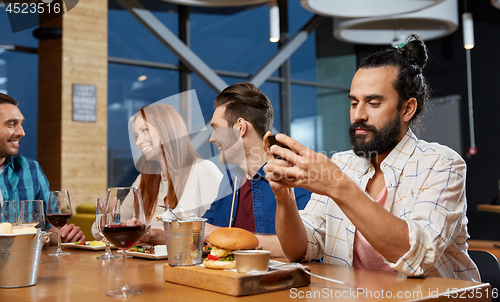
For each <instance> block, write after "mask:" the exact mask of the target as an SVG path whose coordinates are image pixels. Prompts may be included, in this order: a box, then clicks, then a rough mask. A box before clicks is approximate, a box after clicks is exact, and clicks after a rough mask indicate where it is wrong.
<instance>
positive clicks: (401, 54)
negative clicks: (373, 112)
mask: <svg viewBox="0 0 500 302" xmlns="http://www.w3.org/2000/svg"><path fill="white" fill-rule="evenodd" d="M428 59H429V55H428V50H427V47H426V46H425V43H424V41H422V40H421V39H420V37H419V36H417V35H416V34H412V35H411V36H409V37H408V39H407V40H406V44H405V46H403V47H401V48H400V47H391V48H388V49H385V50H382V51H379V52H377V53H375V54H373V55H371V56H369V57H368V58H366V59H365V60H364V61H363V62H362V63H361V65H360V66H359V68H377V67H385V66H391V67H394V68H396V69H397V70H398V73H397V76H396V80H395V81H394V83H393V87H394V89H395V90H396V92H397V93H398V110H401V108H402V105H403V102H405V101H407V100H409V99H411V98H415V99H416V100H417V109H416V111H415V115H413V117H412V119H411V120H410V122H414V121H416V120H417V117H418V116H419V115H420V114H421V113H422V111H423V110H424V108H425V104H426V103H427V101H428V100H429V97H430V88H429V85H428V84H427V81H426V79H425V77H424V76H423V74H422V69H423V68H424V67H425V65H426V64H427V60H428Z"/></svg>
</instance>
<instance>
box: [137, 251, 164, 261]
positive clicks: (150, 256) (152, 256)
mask: <svg viewBox="0 0 500 302" xmlns="http://www.w3.org/2000/svg"><path fill="white" fill-rule="evenodd" d="M127 255H130V256H133V257H137V258H144V259H150V260H163V259H168V255H155V254H146V253H138V252H130V251H127Z"/></svg>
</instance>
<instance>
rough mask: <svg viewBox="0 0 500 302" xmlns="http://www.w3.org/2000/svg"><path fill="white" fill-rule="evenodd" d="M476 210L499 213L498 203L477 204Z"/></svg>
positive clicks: (499, 206)
mask: <svg viewBox="0 0 500 302" xmlns="http://www.w3.org/2000/svg"><path fill="white" fill-rule="evenodd" d="M477 210H478V211H483V212H492V213H500V205H495V204H478V205H477Z"/></svg>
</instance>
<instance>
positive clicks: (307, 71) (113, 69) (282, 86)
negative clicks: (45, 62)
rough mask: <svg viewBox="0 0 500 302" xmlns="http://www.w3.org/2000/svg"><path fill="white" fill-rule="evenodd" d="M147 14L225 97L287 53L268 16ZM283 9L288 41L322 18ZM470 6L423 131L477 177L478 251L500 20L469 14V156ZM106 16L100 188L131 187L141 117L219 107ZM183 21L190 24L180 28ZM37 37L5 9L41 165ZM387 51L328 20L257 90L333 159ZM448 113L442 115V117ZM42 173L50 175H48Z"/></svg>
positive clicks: (493, 176) (443, 45)
mask: <svg viewBox="0 0 500 302" xmlns="http://www.w3.org/2000/svg"><path fill="white" fill-rule="evenodd" d="M457 1H458V0H457ZM140 2H141V3H142V4H143V5H144V6H145V7H146V8H147V9H149V10H150V11H152V12H153V14H154V16H156V18H158V19H159V20H161V22H162V23H163V24H164V25H165V26H166V27H167V28H168V29H169V30H170V31H172V32H173V33H174V34H175V35H177V36H179V33H180V32H181V29H180V24H181V27H182V24H189V27H188V28H189V30H188V31H187V33H188V36H189V41H190V43H189V44H190V45H189V46H190V48H191V50H192V51H193V52H194V53H195V54H196V55H197V56H199V58H200V59H201V60H202V61H203V62H205V63H206V64H207V65H208V66H209V67H210V68H211V69H212V70H214V71H215V72H216V73H217V74H218V75H219V76H220V78H221V79H222V80H224V81H225V82H226V83H227V84H228V85H230V84H233V83H237V82H241V81H246V80H248V79H250V78H251V77H252V75H254V74H255V73H257V72H258V71H259V69H260V68H261V67H262V66H263V65H265V63H266V62H267V61H268V60H269V59H270V58H271V57H272V56H273V55H274V54H275V53H276V52H277V51H278V48H279V44H278V43H271V42H270V41H269V26H270V21H269V6H268V5H267V4H262V3H260V4H256V5H251V6H235V7H226V8H221V7H216V8H214V7H212V8H207V7H195V6H192V7H189V10H186V9H185V7H181V6H179V5H177V4H173V3H168V2H165V1H160V0H154V1H153V0H142V1H140ZM261 2H262V1H261ZM84 3H86V0H80V3H79V4H78V5H81V6H82V7H83V5H84ZM279 3H280V4H281V5H282V6H281V8H282V10H281V13H282V14H283V9H284V10H285V11H287V12H288V13H287V17H288V36H289V37H293V36H294V35H295V34H296V33H297V32H298V31H299V30H301V28H303V27H304V25H305V24H306V23H307V22H308V21H309V20H310V19H311V18H312V17H313V16H314V14H313V13H312V12H310V11H308V10H306V9H304V7H302V6H301V4H300V1H298V0H288V1H283V0H280V1H279ZM284 4H286V6H287V8H285V7H284ZM464 4H465V2H464V1H461V0H460V1H458V14H459V20H460V22H459V26H458V28H457V30H456V31H454V32H453V33H452V34H449V35H447V36H446V37H443V38H438V39H435V40H430V41H427V46H428V48H429V51H430V58H431V59H430V61H429V63H428V65H427V67H426V69H425V70H424V75H425V76H427V79H428V81H429V83H430V86H431V88H432V96H433V98H434V102H436V104H435V106H433V112H435V114H436V115H435V116H433V112H431V113H430V117H428V118H427V120H426V123H424V126H425V125H427V128H425V129H424V130H421V131H420V136H421V137H423V138H426V139H429V140H438V141H439V142H440V143H443V144H446V145H449V146H451V147H453V148H454V149H455V151H457V152H458V153H460V154H461V155H462V157H463V158H464V159H465V161H466V162H467V165H468V173H467V199H468V212H467V215H468V218H469V232H470V234H471V236H472V238H474V239H488V240H500V232H499V231H500V219H499V218H500V216H498V214H496V213H488V212H480V211H477V210H476V206H477V205H478V204H489V203H492V202H494V200H495V199H496V202H497V203H499V204H500V202H499V201H498V198H499V194H500V193H499V191H500V188H499V186H500V156H499V150H500V139H499V138H500V137H499V134H498V133H497V131H496V130H494V129H496V122H495V120H496V119H497V118H498V113H499V112H500V101H499V96H500V76H499V72H498V70H499V68H500V56H499V54H500V9H497V8H495V7H494V6H492V4H491V3H490V1H486V0H480V1H468V3H467V10H468V11H469V12H471V13H472V14H473V20H474V36H475V47H474V48H473V49H472V50H471V71H472V73H471V75H472V91H473V99H474V127H475V143H476V146H477V150H478V152H477V154H475V155H469V154H468V150H469V147H470V129H469V108H468V89H467V69H466V52H465V50H464V47H463V36H462V21H461V17H460V16H461V15H462V13H463V12H464ZM108 6H109V10H108V20H107V22H108V29H107V37H108V45H107V49H108V70H107V79H108V87H107V148H106V151H107V162H108V167H107V172H106V169H102V170H101V171H102V173H107V184H103V187H106V186H126V185H130V184H131V183H132V181H133V180H134V179H135V177H136V175H137V173H138V172H137V171H136V170H135V168H134V165H133V160H132V154H131V152H130V144H129V140H128V129H127V120H128V118H129V117H130V116H131V115H132V114H133V113H134V112H135V111H137V110H138V109H139V108H141V107H142V106H145V105H147V104H151V103H153V102H156V101H158V100H160V99H162V98H165V97H168V96H172V95H175V94H177V93H179V92H182V91H185V90H188V89H195V91H196V95H197V97H198V100H199V103H200V105H201V110H202V113H203V117H204V120H205V122H209V121H210V119H211V115H212V113H213V100H214V98H215V96H216V95H217V93H216V91H214V89H212V88H211V87H210V86H209V85H208V84H207V83H206V82H204V81H203V80H202V79H201V78H200V76H198V75H197V74H195V73H189V72H185V70H186V68H185V67H183V65H182V63H180V61H179V59H178V58H177V57H176V56H175V55H174V53H173V52H171V51H170V50H169V49H168V48H167V47H165V45H163V44H162V43H161V42H160V41H159V40H158V39H157V38H156V37H155V36H154V35H153V34H152V33H151V32H149V31H148V30H147V29H146V28H145V27H144V26H143V25H141V24H140V23H139V22H138V21H137V20H136V19H135V18H134V17H133V16H132V15H131V14H130V13H128V12H127V10H125V9H123V7H122V6H121V5H120V4H118V3H117V2H115V1H114V0H109V1H108ZM75 9H76V8H75ZM80 9H81V8H80ZM188 11H189V12H188ZM71 13H72V12H71V11H70V12H68V14H71ZM186 17H188V20H189V22H188V23H183V21H184V20H186V19H184V18H186ZM282 25H283V24H282ZM281 31H282V34H281V38H282V40H283V39H285V38H286V28H283V26H282V28H281ZM32 33H33V28H31V29H26V30H24V31H20V32H17V33H12V31H11V27H10V24H9V21H8V17H7V14H6V12H5V7H0V92H4V93H8V94H10V95H12V96H13V97H14V98H16V99H17V100H18V101H19V102H20V108H21V111H22V113H23V114H24V116H25V118H26V122H25V123H24V127H25V131H26V137H25V138H24V139H23V140H22V142H21V147H20V154H22V155H24V156H27V157H31V158H34V159H37V158H39V153H38V152H37V150H38V148H39V147H40V146H41V145H43V144H44V142H43V141H40V140H39V139H38V137H39V136H40V132H39V129H38V128H39V124H40V123H43V122H44V121H43V119H42V118H39V116H38V114H39V111H38V104H39V103H38V98H39V93H38V84H39V82H40V81H39V69H38V66H39V62H38V56H39V55H38V45H39V40H37V39H36V38H34V37H33V34H32ZM382 47H386V45H362V44H351V43H345V42H341V41H339V40H337V39H335V38H334V36H333V21H332V19H331V18H328V20H326V22H324V23H322V24H321V25H320V26H319V27H318V28H317V29H316V31H314V32H312V33H311V34H310V35H309V36H308V37H307V39H306V40H305V41H304V43H303V44H302V45H300V47H299V48H298V49H297V50H296V51H295V52H294V53H293V54H292V55H291V56H290V60H289V76H288V75H287V74H288V71H287V68H282V69H278V70H276V71H275V72H274V73H273V74H272V75H271V77H270V78H268V79H267V80H266V81H265V82H264V83H263V84H262V85H261V86H260V88H261V89H262V91H263V92H264V93H265V94H266V95H268V96H269V98H270V100H271V101H272V104H273V107H274V110H275V121H274V131H277V132H279V131H284V132H287V133H291V135H292V137H294V138H296V139H298V140H299V141H300V142H302V143H303V144H305V145H307V146H309V147H311V148H313V149H315V150H316V151H325V152H327V153H328V154H331V153H332V152H333V151H342V150H346V149H348V148H349V140H348V134H347V128H348V125H349V100H348V99H347V93H348V90H349V85H350V80H351V78H352V76H353V75H354V73H355V71H356V68H357V64H358V62H359V61H360V59H361V58H363V57H364V56H366V55H367V54H369V53H372V52H374V51H377V50H379V49H381V48H382ZM286 66H288V65H286V64H285V67H286ZM288 79H289V80H290V90H289V93H288V96H289V98H287V89H286V87H287V85H286V83H287V80H288ZM88 84H92V83H88ZM104 100H105V99H104ZM441 105H442V106H445V107H443V108H444V109H439V106H441ZM290 113H291V114H290ZM288 114H290V115H288ZM442 114H444V118H443V115H442ZM105 120H106V118H105ZM188 127H189V125H188ZM96 131H97V129H96ZM192 131H193V132H196V130H192ZM436 135H437V138H436ZM448 140H451V141H448ZM199 148H200V150H201V151H202V152H201V153H202V155H204V157H211V156H216V154H215V153H214V150H213V148H211V147H210V145H209V143H208V142H207V141H205V142H203V143H202V144H199ZM215 152H216V150H215ZM42 168H43V169H44V170H45V169H48V167H45V166H44V165H43V164H42ZM50 178H51V177H49V181H50V180H51V179H50ZM51 189H55V188H53V187H51ZM59 189H60V188H59ZM95 197H98V196H95ZM87 202H93V200H91V199H89V200H77V201H75V203H76V204H79V203H87Z"/></svg>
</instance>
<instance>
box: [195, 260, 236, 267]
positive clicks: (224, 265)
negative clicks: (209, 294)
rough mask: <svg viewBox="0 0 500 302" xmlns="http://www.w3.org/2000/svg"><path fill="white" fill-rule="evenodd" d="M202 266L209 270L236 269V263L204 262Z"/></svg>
mask: <svg viewBox="0 0 500 302" xmlns="http://www.w3.org/2000/svg"><path fill="white" fill-rule="evenodd" d="M203 265H205V267H206V268H211V269H233V268H236V261H234V260H233V261H218V260H208V259H207V260H205V261H203Z"/></svg>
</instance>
